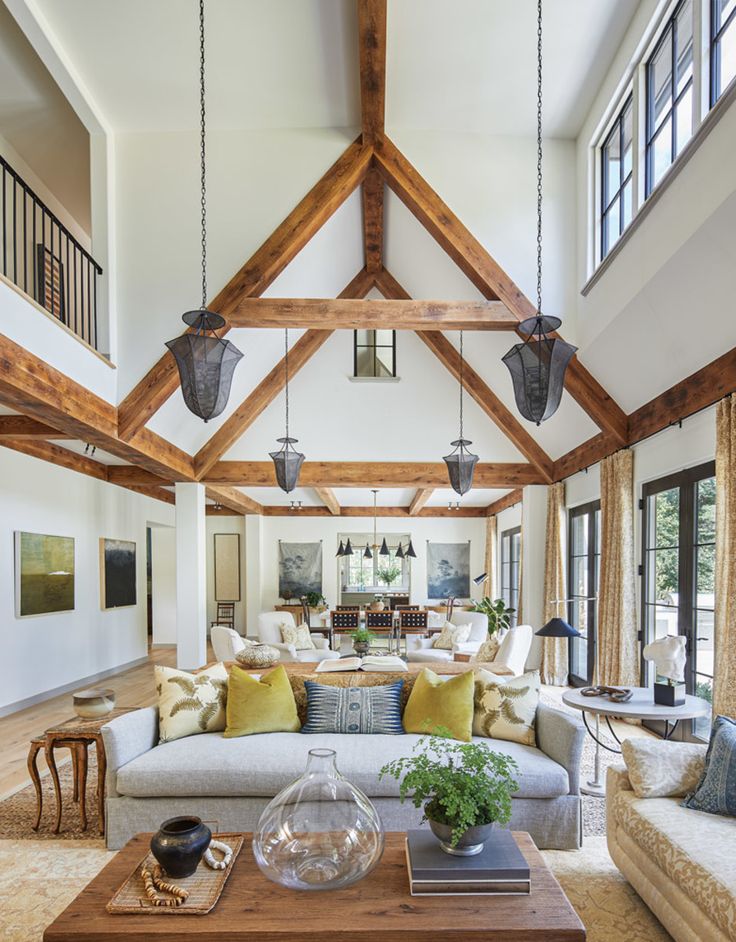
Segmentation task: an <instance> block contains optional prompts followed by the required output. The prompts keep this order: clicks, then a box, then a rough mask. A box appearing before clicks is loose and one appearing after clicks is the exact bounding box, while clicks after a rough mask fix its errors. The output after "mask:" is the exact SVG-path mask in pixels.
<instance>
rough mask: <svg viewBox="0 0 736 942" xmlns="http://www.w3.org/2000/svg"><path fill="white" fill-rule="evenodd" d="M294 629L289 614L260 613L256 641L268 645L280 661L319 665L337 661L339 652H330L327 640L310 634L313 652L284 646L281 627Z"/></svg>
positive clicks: (288, 645) (292, 620) (293, 623)
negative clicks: (321, 662)
mask: <svg viewBox="0 0 736 942" xmlns="http://www.w3.org/2000/svg"><path fill="white" fill-rule="evenodd" d="M284 624H286V625H290V626H293V627H296V622H295V621H294V616H293V615H292V614H291V612H262V613H261V614H260V615H259V616H258V639H259V641H260V642H261V643H262V644H270V645H271V647H273V648H277V649H278V650H279V652H280V654H281V661H284V662H287V663H288V662H291V663H294V662H296V663H302V664H319V663H320V661H334V660H337V659H339V657H340V652H339V651H331V650H330V647H329V642H328V641H327V638H324V637H322V635H320V634H315V633H314V632H313V633H312V641H313V642H314V650H308V651H297V649H296V648H295V647H294V645H293V644H286V643H285V642H284V641H283V640H282V637H281V626H282V625H284Z"/></svg>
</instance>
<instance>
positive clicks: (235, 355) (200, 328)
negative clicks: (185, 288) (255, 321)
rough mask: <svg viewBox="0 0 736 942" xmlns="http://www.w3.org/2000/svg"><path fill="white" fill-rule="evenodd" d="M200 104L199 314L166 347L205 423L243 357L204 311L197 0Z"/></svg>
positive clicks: (216, 318) (190, 404) (218, 320)
mask: <svg viewBox="0 0 736 942" xmlns="http://www.w3.org/2000/svg"><path fill="white" fill-rule="evenodd" d="M199 104H200V187H201V197H200V205H201V226H202V304H201V306H200V309H199V310H198V311H187V312H186V314H183V315H182V320H183V321H184V323H185V324H186V325H187V326H188V327H190V328H192V330H191V331H190V332H187V333H186V334H182V335H181V336H180V337H176V338H175V339H174V340H169V341H168V342H167V343H166V346H167V347H168V348H169V350H170V351H171V353H172V354H173V356H174V359H175V360H176V365H177V368H178V370H179V380H180V382H181V391H182V395H183V396H184V403H185V405H186V407H187V409H189V411H190V412H193V413H194V415H197V416H199V418H200V419H204V421H205V422H207V421H209V420H210V419H213V418H214V417H215V416H217V415H219V414H220V413H221V412H222V410H223V409H224V408H225V406H226V405H227V400H228V397H229V396H230V386H231V384H232V381H233V373H234V371H235V367H236V366H237V365H238V363H239V362H240V360H241V359H242V357H243V354H242V353H241V352H240V350H238V348H237V347H236V346H235V344H233V343H231V342H230V341H229V340H222V339H221V338H220V337H218V336H217V333H216V331H218V330H219V329H220V328H221V327H224V326H225V320H224V318H222V317H221V316H220V315H219V314H215V313H214V312H212V311H208V310H207V176H206V161H205V109H204V0H199Z"/></svg>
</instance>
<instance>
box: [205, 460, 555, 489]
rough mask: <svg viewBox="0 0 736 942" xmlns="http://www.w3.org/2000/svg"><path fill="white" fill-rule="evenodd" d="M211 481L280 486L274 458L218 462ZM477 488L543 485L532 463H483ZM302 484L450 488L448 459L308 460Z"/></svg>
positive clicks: (477, 475) (477, 470) (478, 470)
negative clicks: (385, 460)
mask: <svg viewBox="0 0 736 942" xmlns="http://www.w3.org/2000/svg"><path fill="white" fill-rule="evenodd" d="M207 483H208V484H229V485H238V486H241V487H277V486H278V484H277V482H276V477H275V474H274V467H273V462H272V461H218V462H217V464H216V465H214V467H213V468H212V470H211V471H210V472H209V474H208V475H207ZM473 483H474V486H475V487H489V488H491V487H492V488H497V487H520V486H523V485H525V484H543V483H544V481H543V479H542V476H541V475H540V473H539V472H538V471H537V469H536V468H534V467H532V465H530V464H516V463H490V462H479V463H478V464H477V465H476V467H475V475H474V479H473ZM299 485H300V486H301V487H366V488H373V487H413V488H423V487H447V486H448V478H447V467H446V465H445V464H444V462H401V461H393V462H392V461H388V462H381V461H305V462H304V464H303V465H302V469H301V472H300V474H299Z"/></svg>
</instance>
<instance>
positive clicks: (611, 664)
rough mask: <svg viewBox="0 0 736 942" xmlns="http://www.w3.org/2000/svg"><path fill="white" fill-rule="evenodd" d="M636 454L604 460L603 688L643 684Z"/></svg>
mask: <svg viewBox="0 0 736 942" xmlns="http://www.w3.org/2000/svg"><path fill="white" fill-rule="evenodd" d="M634 558H635V557H634V453H633V452H632V451H629V450H628V449H627V450H625V451H619V452H617V453H616V454H615V455H611V457H610V458H604V459H603V461H601V576H600V587H599V589H598V665H597V667H598V670H597V676H596V678H595V680H596V681H597V682H599V683H603V684H620V685H625V686H635V685H636V684H637V683H638V679H639V655H638V642H637V616H636V573H635V562H634Z"/></svg>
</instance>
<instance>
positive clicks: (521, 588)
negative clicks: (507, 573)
mask: <svg viewBox="0 0 736 942" xmlns="http://www.w3.org/2000/svg"><path fill="white" fill-rule="evenodd" d="M523 599H524V511H523V508H522V512H521V533H520V534H519V601H518V603H517V605H516V624H517V625H523V624H524V614H523V611H522V601H523Z"/></svg>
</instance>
